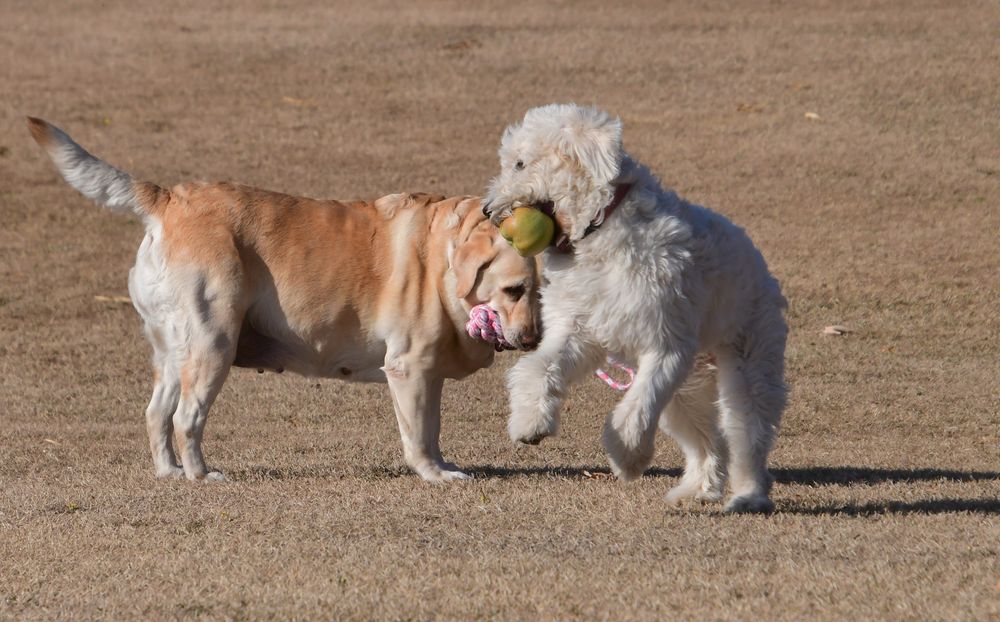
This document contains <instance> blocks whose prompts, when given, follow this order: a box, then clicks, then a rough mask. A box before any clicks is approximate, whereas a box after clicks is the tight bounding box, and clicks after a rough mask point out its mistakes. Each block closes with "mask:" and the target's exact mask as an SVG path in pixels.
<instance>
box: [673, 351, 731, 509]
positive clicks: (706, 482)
mask: <svg viewBox="0 0 1000 622" xmlns="http://www.w3.org/2000/svg"><path fill="white" fill-rule="evenodd" d="M717 399H718V391H717V389H716V380H715V374H714V371H712V370H708V369H705V368H698V367H696V368H695V370H694V371H692V372H691V377H689V378H688V379H687V381H686V382H685V383H684V385H683V386H682V387H681V388H680V389H679V390H678V391H677V393H675V394H674V398H673V399H672V400H670V403H669V404H667V408H666V409H665V410H664V411H663V416H662V417H661V418H660V430H662V431H663V432H664V433H666V434H669V435H670V436H672V437H673V438H674V440H676V441H677V443H678V445H680V447H681V450H682V451H683V452H684V457H685V463H686V464H685V466H684V476H683V477H682V478H681V481H680V482H679V483H678V484H677V485H676V486H675V487H674V488H672V489H671V490H670V492H668V493H667V503H669V504H671V505H678V504H680V503H681V502H683V501H685V500H687V499H696V500H698V501H719V500H721V499H722V495H723V492H724V489H725V484H726V478H725V466H726V465H725V462H726V451H725V441H724V440H723V438H722V433H721V431H720V430H719V421H718V420H719V412H718V405H717V404H716V401H717Z"/></svg>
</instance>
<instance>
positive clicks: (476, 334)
mask: <svg viewBox="0 0 1000 622" xmlns="http://www.w3.org/2000/svg"><path fill="white" fill-rule="evenodd" d="M465 330H466V331H467V332H468V333H469V336H470V337H472V338H473V339H482V340H483V341H485V342H487V343H491V344H493V349H495V350H496V351H497V352H503V351H504V350H516V349H517V348H515V347H514V345H513V344H511V343H510V342H509V341H507V339H506V338H505V337H504V336H503V326H501V325H500V316H499V315H497V312H496V311H494V310H493V309H492V308H490V306H489V305H485V304H482V305H476V306H474V307H472V310H470V311H469V321H468V322H466V324H465ZM608 364H609V365H611V366H612V367H614V368H616V369H620V370H621V371H623V372H625V373H626V374H628V382H618V381H617V380H615V379H614V378H612V377H611V376H610V375H608V372H606V371H604V370H603V369H598V370H597V371H595V372H594V374H595V375H596V376H597V377H598V378H600V379H601V380H603V381H604V382H606V383H607V384H608V386H609V387H611V388H612V389H614V390H616V391H624V390H626V389H628V388H629V387H630V386H632V383H633V382H634V381H635V370H634V369H632V368H631V367H628V366H627V365H624V364H622V363H619V362H618V361H616V360H615V359H613V358H611V357H610V356H609V357H608Z"/></svg>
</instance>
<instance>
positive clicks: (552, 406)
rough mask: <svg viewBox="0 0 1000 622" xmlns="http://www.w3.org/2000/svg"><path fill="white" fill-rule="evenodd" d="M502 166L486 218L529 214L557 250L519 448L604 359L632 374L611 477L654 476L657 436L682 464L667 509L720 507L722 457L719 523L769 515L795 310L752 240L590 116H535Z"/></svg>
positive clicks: (546, 430)
mask: <svg viewBox="0 0 1000 622" xmlns="http://www.w3.org/2000/svg"><path fill="white" fill-rule="evenodd" d="M500 165H501V171H500V174H499V175H498V176H497V177H496V178H495V179H494V180H493V182H492V183H491V185H490V188H489V191H488V193H487V197H486V200H485V202H484V207H483V211H484V213H486V214H487V215H488V216H490V217H491V218H492V220H493V222H494V223H499V222H501V221H502V220H503V219H504V218H506V217H507V216H509V215H510V213H511V211H512V209H513V208H515V207H518V206H522V205H529V206H536V207H538V208H539V209H542V210H543V211H546V212H548V213H549V214H550V215H552V216H553V217H554V218H555V220H556V236H557V237H556V240H557V241H556V243H555V244H554V245H553V246H551V247H549V248H548V249H547V250H546V251H545V254H544V256H543V259H544V261H543V264H544V279H545V281H546V283H545V284H544V285H543V289H542V321H543V325H544V326H545V337H544V339H543V340H542V343H541V346H540V347H539V348H538V350H536V351H535V352H533V353H531V354H528V355H526V356H524V357H522V358H521V359H520V360H519V361H518V363H517V365H516V366H515V367H514V368H513V369H512V370H511V372H510V375H509V377H508V387H509V389H510V392H511V397H510V402H511V416H510V422H509V426H508V431H509V432H510V436H511V438H512V439H514V440H515V441H521V442H525V443H532V444H534V443H537V442H539V441H540V440H541V439H542V438H544V437H546V436H549V435H552V434H555V433H556V432H557V431H558V428H559V410H560V407H561V405H562V401H563V398H564V397H565V395H566V391H567V388H568V387H569V385H570V384H571V383H573V382H575V381H577V380H580V379H581V378H583V377H584V376H585V375H586V374H588V373H590V372H592V371H593V370H594V369H595V368H597V367H598V366H599V365H600V364H601V363H602V362H604V360H605V356H607V355H610V356H612V357H614V358H617V359H619V360H620V361H623V362H625V363H628V364H632V365H635V366H637V368H638V369H637V373H636V377H635V381H634V383H633V384H632V386H631V388H630V389H629V390H628V392H627V393H626V394H625V396H624V398H623V399H622V400H621V402H620V403H619V404H618V405H617V406H616V407H615V409H614V411H613V412H612V413H611V414H610V415H608V417H607V420H606V422H605V426H604V438H603V441H604V448H605V450H606V451H607V454H608V457H609V459H610V462H611V468H612V470H613V471H614V473H615V475H617V476H618V477H619V478H621V479H623V480H631V479H634V478H636V477H638V476H640V475H641V474H642V473H643V471H644V470H645V469H646V467H648V466H649V463H650V461H651V460H652V457H653V449H654V442H653V441H654V437H655V433H656V428H657V423H659V427H660V428H661V429H662V430H663V431H665V432H667V433H668V434H670V435H671V436H673V437H674V438H675V439H676V440H677V442H678V443H679V444H680V446H681V448H682V449H683V451H684V455H685V458H686V464H685V469H684V476H683V478H682V479H681V481H680V483H679V484H678V485H677V486H676V487H675V488H673V489H672V490H671V491H670V492H669V493H668V495H667V500H668V501H669V502H670V503H671V504H677V503H680V502H681V501H684V500H687V499H699V500H704V501H707V500H711V501H716V500H719V499H721V498H722V495H723V491H724V488H725V472H726V470H727V457H728V472H729V480H730V484H731V486H732V497H731V499H730V500H729V502H728V503H727V504H726V506H725V511H727V512H770V511H772V510H773V508H774V504H773V503H772V502H771V500H770V498H769V494H770V489H771V482H772V479H771V476H770V474H769V473H768V471H767V456H768V453H769V452H770V450H771V446H772V444H773V443H774V439H775V436H776V434H777V430H778V424H779V422H780V419H781V413H782V410H783V409H784V406H785V400H786V394H787V389H786V387H785V383H784V353H785V340H786V337H787V333H788V328H787V325H786V323H785V319H784V313H783V312H784V309H785V308H786V307H787V303H786V302H785V299H784V298H783V297H782V295H781V291H780V287H779V285H778V282H777V280H775V278H774V277H772V276H771V274H770V273H769V271H768V268H767V264H766V263H765V261H764V258H763V256H762V255H761V253H760V252H759V251H758V250H757V249H756V248H755V247H754V245H753V243H752V242H751V241H750V238H749V237H748V236H747V235H746V233H745V232H744V231H743V230H742V229H740V228H739V227H737V226H736V225H734V224H732V223H731V222H730V221H729V220H727V219H726V218H724V217H723V216H721V215H719V214H717V213H715V212H713V211H711V210H708V209H706V208H704V207H701V206H698V205H692V204H690V203H688V202H686V201H684V200H683V199H681V198H679V197H678V196H677V194H676V193H674V192H672V191H669V190H664V189H663V188H661V186H660V184H659V182H658V180H657V179H656V178H655V177H654V176H653V175H652V174H651V173H650V172H649V170H648V169H647V168H645V167H644V166H642V165H640V164H638V163H637V162H635V161H634V160H632V159H631V158H630V157H629V156H628V155H627V154H626V153H625V152H624V151H623V149H622V125H621V121H620V120H619V119H616V118H613V117H611V116H609V115H608V114H607V113H605V112H602V111H599V110H596V109H594V108H584V107H580V106H575V105H555V104H554V105H549V106H543V107H540V108H535V109H533V110H529V111H528V112H527V114H525V116H524V120H523V122H522V123H520V124H517V125H511V126H510V127H508V128H507V130H506V131H505V132H504V135H503V139H502V141H501V146H500ZM692 369H696V373H694V374H693V375H692V373H691V372H692ZM661 413H663V415H664V416H663V417H662V418H661ZM727 453H728V456H727Z"/></svg>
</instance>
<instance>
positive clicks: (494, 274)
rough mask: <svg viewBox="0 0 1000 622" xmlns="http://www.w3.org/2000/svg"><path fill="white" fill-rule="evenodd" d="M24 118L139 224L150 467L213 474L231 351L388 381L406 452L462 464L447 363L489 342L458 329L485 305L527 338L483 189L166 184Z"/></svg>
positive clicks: (138, 292) (447, 472)
mask: <svg viewBox="0 0 1000 622" xmlns="http://www.w3.org/2000/svg"><path fill="white" fill-rule="evenodd" d="M28 126H29V129H30V130H31V134H32V136H33V137H34V138H35V140H36V141H37V142H38V143H39V144H40V145H41V146H42V147H44V148H45V150H46V151H47V152H48V154H49V156H50V157H51V158H52V160H53V161H54V162H55V164H56V166H57V167H58V169H59V171H60V173H62V175H63V177H64V178H65V179H66V181H67V182H69V184H70V185H71V186H73V187H74V188H76V189H77V190H78V191H80V192H81V193H83V194H84V195H86V196H87V197H89V198H90V199H93V200H94V201H96V202H97V203H99V204H102V205H105V206H107V207H108V208H110V209H111V210H113V211H116V212H122V213H134V214H136V215H137V216H138V217H139V218H141V219H142V222H143V223H144V224H145V227H146V235H145V238H143V240H142V244H141V245H140V246H139V252H138V254H137V256H136V262H135V266H134V267H133V268H132V270H131V272H130V273H129V294H130V296H131V298H132V302H133V304H134V305H135V308H136V310H137V311H138V312H139V315H141V316H142V319H143V322H144V325H145V331H146V335H147V337H148V338H149V341H150V343H151V344H152V345H153V378H154V389H153V397H152V399H151V400H150V402H149V407H148V408H147V409H146V425H147V429H148V433H149V442H150V448H151V450H152V454H153V463H154V465H155V467H156V475H157V476H158V477H169V476H180V475H186V476H187V477H188V478H189V479H192V480H202V479H209V480H217V479H223V476H222V474H221V473H220V472H218V471H214V470H209V468H208V467H207V466H206V465H205V460H204V458H203V456H202V450H201V439H202V433H203V431H204V429H205V420H206V418H207V416H208V411H209V408H211V406H212V402H213V401H214V400H215V397H216V395H218V393H219V390H220V389H221V388H222V384H223V382H225V379H226V376H227V375H228V373H229V368H230V366H237V367H251V368H257V369H261V370H263V369H269V370H274V371H278V372H281V371H284V370H289V371H294V372H297V373H300V374H305V375H308V376H321V377H325V378H341V379H344V380H353V381H361V382H388V384H389V389H390V392H391V393H392V400H393V405H394V406H395V410H396V417H397V420H398V423H399V431H400V435H401V436H402V439H403V450H404V455H405V459H406V463H407V464H408V465H409V466H410V467H411V468H412V469H413V470H414V471H416V472H417V473H418V474H419V475H420V476H421V477H422V478H424V479H425V480H428V481H448V480H454V479H464V478H466V477H467V476H466V475H465V474H464V473H462V472H461V471H459V470H458V469H457V468H456V467H455V466H454V465H452V464H449V463H446V462H445V461H444V460H443V459H442V456H441V451H440V449H439V447H438V435H439V430H440V406H441V389H442V386H443V384H444V379H445V378H464V377H465V376H468V375H469V374H471V373H473V372H474V371H476V370H478V369H482V368H484V367H487V366H489V365H490V364H491V363H492V362H493V355H494V350H493V347H492V346H491V345H489V344H487V343H485V342H482V341H477V340H474V339H472V338H471V337H469V336H468V334H467V333H466V331H465V328H464V327H465V323H466V320H467V319H468V315H469V311H470V309H471V308H472V307H473V306H474V305H477V304H484V303H485V304H488V305H490V306H491V307H492V308H493V309H495V310H496V312H497V313H498V315H499V317H500V320H501V322H502V324H503V327H504V328H503V336H504V337H505V338H506V339H507V341H509V342H510V343H511V344H513V345H514V346H516V347H518V348H520V349H532V348H534V347H535V346H536V345H537V342H538V339H539V330H538V319H537V316H538V306H539V301H538V293H537V290H538V287H537V286H538V278H539V277H538V269H537V266H536V264H535V261H534V260H531V259H525V258H522V257H520V256H519V255H518V254H517V253H516V252H514V251H513V250H512V249H511V248H510V246H508V244H507V243H506V242H504V241H503V240H502V239H501V238H500V237H499V235H498V234H497V232H496V228H495V227H493V226H492V225H491V224H490V223H489V222H488V221H487V220H486V218H485V216H484V215H483V213H482V209H481V207H480V205H479V200H478V199H476V198H470V197H458V198H451V199H445V198H443V197H434V196H429V195H426V194H395V195H390V196H386V197H382V198H381V199H378V200H376V201H374V202H371V203H366V202H355V203H339V202H337V201H317V200H313V199H307V198H301V197H293V196H287V195H283V194H278V193H276V192H268V191H266V190H260V189H257V188H251V187H248V186H242V185H238V184H231V183H187V184H182V185H178V186H175V187H173V188H171V189H169V190H168V189H165V188H161V187H160V186H157V185H156V184H153V183H149V182H139V181H135V180H133V179H132V178H131V177H130V176H129V175H128V174H126V173H124V172H122V171H120V170H118V169H116V168H114V167H112V166H110V165H109V164H107V163H105V162H103V161H101V160H99V159H97V158H95V157H94V156H92V155H91V154H89V153H88V152H87V151H86V150H84V149H83V148H82V147H80V146H79V145H77V144H76V143H75V142H73V140H72V139H71V138H70V137H69V136H67V135H66V134H65V133H63V132H62V131H61V130H59V129H58V128H56V127H54V126H52V125H50V124H48V123H46V122H45V121H42V120H39V119H29V121H28ZM173 434H176V439H177V443H178V450H179V452H178V453H179V455H180V462H181V465H182V466H181V465H178V464H177V460H176V458H175V455H174V449H173V446H172V443H171V436H172V435H173Z"/></svg>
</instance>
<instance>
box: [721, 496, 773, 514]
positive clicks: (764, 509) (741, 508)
mask: <svg viewBox="0 0 1000 622" xmlns="http://www.w3.org/2000/svg"><path fill="white" fill-rule="evenodd" d="M722 511H723V512H725V513H727V514H770V513H771V512H773V511H774V502H772V501H771V500H770V499H768V498H767V497H766V496H764V495H742V496H739V497H733V498H732V499H730V500H729V503H727V504H726V507H724V508H722Z"/></svg>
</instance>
